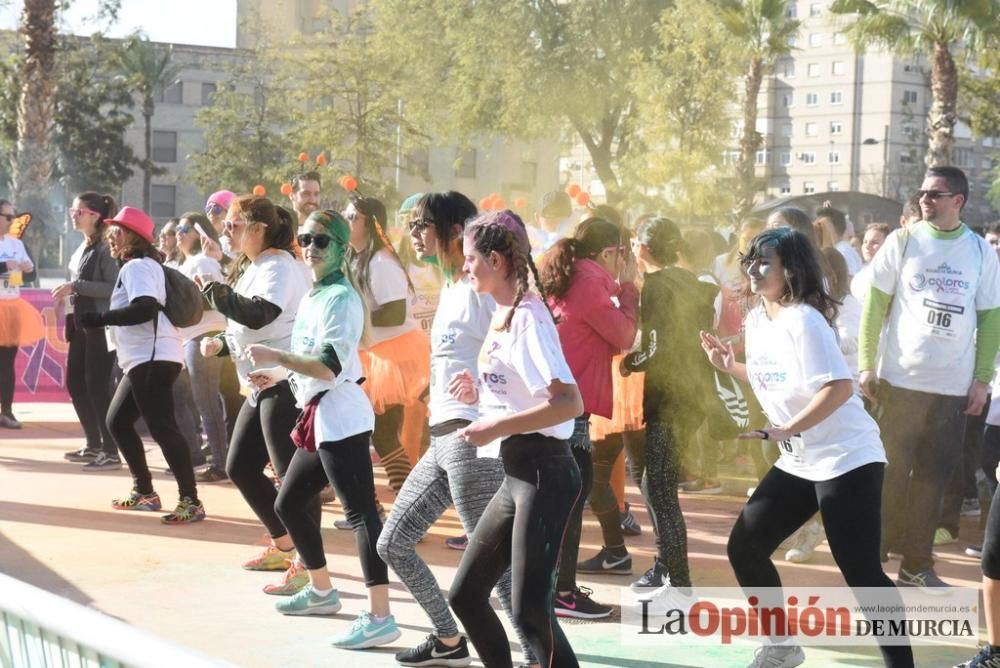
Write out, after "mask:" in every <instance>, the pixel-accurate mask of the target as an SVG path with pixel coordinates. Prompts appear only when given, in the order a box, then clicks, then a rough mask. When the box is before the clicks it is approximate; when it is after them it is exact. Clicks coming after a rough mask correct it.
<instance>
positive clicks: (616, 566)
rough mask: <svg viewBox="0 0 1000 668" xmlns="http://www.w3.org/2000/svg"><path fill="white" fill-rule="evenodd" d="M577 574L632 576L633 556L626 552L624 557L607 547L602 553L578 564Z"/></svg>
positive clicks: (602, 549)
mask: <svg viewBox="0 0 1000 668" xmlns="http://www.w3.org/2000/svg"><path fill="white" fill-rule="evenodd" d="M576 572H577V573H607V574H609V575H632V555H630V554H629V553H628V552H626V553H625V555H624V556H620V555H617V554H614V553H613V552H612V551H611V550H609V549H608V548H607V547H602V548H601V551H600V552H598V553H597V554H595V555H594V556H593V557H591V558H590V559H587V560H586V561H581V562H579V563H577V565H576Z"/></svg>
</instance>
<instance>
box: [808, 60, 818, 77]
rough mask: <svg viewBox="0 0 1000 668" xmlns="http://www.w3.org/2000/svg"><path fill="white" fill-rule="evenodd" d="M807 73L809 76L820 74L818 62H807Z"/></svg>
mask: <svg viewBox="0 0 1000 668" xmlns="http://www.w3.org/2000/svg"><path fill="white" fill-rule="evenodd" d="M807 74H808V75H809V76H811V77H818V76H819V75H820V68H819V63H809V67H808V68H807Z"/></svg>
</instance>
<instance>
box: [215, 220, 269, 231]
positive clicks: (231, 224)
mask: <svg viewBox="0 0 1000 668" xmlns="http://www.w3.org/2000/svg"><path fill="white" fill-rule="evenodd" d="M255 225H263V226H264V227H267V223H262V222H259V221H253V220H251V221H250V222H249V223H248V222H246V221H245V220H224V221H222V227H223V229H225V230H226V232H232V231H233V230H235V229H236V228H237V227H246V228H247V229H250V228H251V227H253V226H255Z"/></svg>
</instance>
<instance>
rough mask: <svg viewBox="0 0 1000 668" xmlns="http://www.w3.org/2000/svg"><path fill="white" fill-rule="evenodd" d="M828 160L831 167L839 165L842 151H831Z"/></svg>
mask: <svg viewBox="0 0 1000 668" xmlns="http://www.w3.org/2000/svg"><path fill="white" fill-rule="evenodd" d="M826 159H827V162H829V163H830V164H831V165H839V164H840V151H830V153H829V154H828V155H827V156H826Z"/></svg>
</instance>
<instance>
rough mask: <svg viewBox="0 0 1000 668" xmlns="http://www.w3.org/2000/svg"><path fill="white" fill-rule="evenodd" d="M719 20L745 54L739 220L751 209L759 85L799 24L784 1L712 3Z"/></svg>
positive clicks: (787, 50) (789, 47)
mask: <svg viewBox="0 0 1000 668" xmlns="http://www.w3.org/2000/svg"><path fill="white" fill-rule="evenodd" d="M716 3H717V4H718V5H719V8H720V13H719V18H720V20H721V21H722V23H723V24H724V25H725V26H726V29H727V30H728V32H729V34H730V35H731V36H732V39H733V41H734V42H735V43H736V46H737V47H738V48H739V49H740V50H741V52H742V53H744V54H746V59H747V64H746V70H745V71H744V74H743V114H742V116H743V130H742V132H741V133H740V157H739V161H738V162H737V165H736V174H737V181H738V183H737V195H736V208H735V211H734V213H735V214H736V216H737V219H738V220H742V219H743V218H744V217H746V215H747V214H749V213H750V210H751V209H752V208H753V199H754V193H755V192H756V190H757V188H756V178H755V173H754V171H755V170H754V165H755V159H756V156H757V151H759V150H760V147H761V144H762V143H763V140H764V138H763V137H761V135H760V133H759V132H757V98H758V96H759V94H760V86H761V82H763V80H764V75H765V74H767V73H768V72H769V71H770V70H771V69H772V68H773V67H774V65H775V63H777V61H778V58H780V57H781V56H785V55H788V54H789V53H791V50H792V41H793V38H794V37H795V35H796V33H798V31H799V22H798V21H796V20H795V19H792V18H790V17H789V15H788V14H789V13H788V2H787V0H716Z"/></svg>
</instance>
